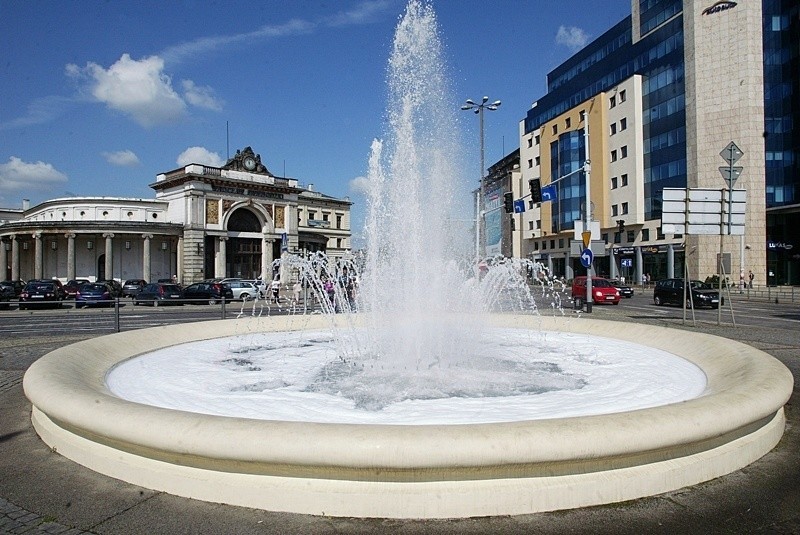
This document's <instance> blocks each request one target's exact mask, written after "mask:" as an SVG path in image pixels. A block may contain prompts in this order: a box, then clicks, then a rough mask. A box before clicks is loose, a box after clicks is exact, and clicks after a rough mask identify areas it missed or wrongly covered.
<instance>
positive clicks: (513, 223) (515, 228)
mask: <svg viewBox="0 0 800 535" xmlns="http://www.w3.org/2000/svg"><path fill="white" fill-rule="evenodd" d="M508 220H509V223H510V224H511V232H514V231H515V230H517V225H516V223H515V222H514V217H513V216H512V217H509V218H508Z"/></svg>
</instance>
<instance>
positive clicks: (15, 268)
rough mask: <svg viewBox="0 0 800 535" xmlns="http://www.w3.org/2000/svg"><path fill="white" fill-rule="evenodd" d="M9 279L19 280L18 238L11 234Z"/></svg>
mask: <svg viewBox="0 0 800 535" xmlns="http://www.w3.org/2000/svg"><path fill="white" fill-rule="evenodd" d="M11 280H19V240H18V239H17V237H16V236H11Z"/></svg>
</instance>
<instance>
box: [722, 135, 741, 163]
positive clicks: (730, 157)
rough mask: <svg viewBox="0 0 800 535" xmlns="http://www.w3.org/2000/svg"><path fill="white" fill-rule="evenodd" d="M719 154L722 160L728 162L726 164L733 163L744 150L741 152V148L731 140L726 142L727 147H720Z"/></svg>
mask: <svg viewBox="0 0 800 535" xmlns="http://www.w3.org/2000/svg"><path fill="white" fill-rule="evenodd" d="M719 155H720V156H722V159H723V160H725V161H726V162H728V165H733V164H735V163H736V162H738V161H739V158H741V157H742V156H743V155H744V152H742V150H741V149H740V148H739V147H737V146H736V143H734V142H733V141H731V142H730V143H728V146H727V147H725V148H724V149H722V152H720V153H719Z"/></svg>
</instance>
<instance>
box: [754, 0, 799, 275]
mask: <svg viewBox="0 0 800 535" xmlns="http://www.w3.org/2000/svg"><path fill="white" fill-rule="evenodd" d="M762 13H763V22H764V24H763V28H762V30H763V39H764V123H765V124H764V144H765V147H764V148H765V156H766V161H765V174H766V203H767V269H768V281H767V282H768V283H770V284H787V283H788V284H800V269H798V264H800V255H798V251H799V250H800V213H798V211H797V210H796V208H795V209H791V208H789V207H791V206H793V205H794V206H795V207H796V206H797V204H798V203H800V130H798V128H800V46H799V45H798V43H799V42H800V5H798V3H797V1H796V0H764V2H763V6H762Z"/></svg>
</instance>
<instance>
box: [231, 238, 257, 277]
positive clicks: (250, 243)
mask: <svg viewBox="0 0 800 535" xmlns="http://www.w3.org/2000/svg"><path fill="white" fill-rule="evenodd" d="M225 248H226V250H225V259H226V261H227V262H226V264H227V265H226V266H225V273H226V274H227V276H228V277H237V278H241V279H257V278H258V277H260V276H261V240H260V239H257V238H229V239H228V241H227V242H226V243H225Z"/></svg>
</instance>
